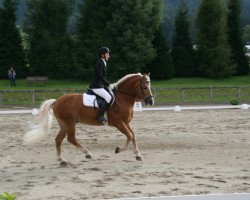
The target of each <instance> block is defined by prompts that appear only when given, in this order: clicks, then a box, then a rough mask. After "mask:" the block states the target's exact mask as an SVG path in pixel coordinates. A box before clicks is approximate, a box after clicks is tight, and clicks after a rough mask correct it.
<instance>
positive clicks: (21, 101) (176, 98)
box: [0, 86, 250, 107]
mask: <svg viewBox="0 0 250 200" xmlns="http://www.w3.org/2000/svg"><path fill="white" fill-rule="evenodd" d="M84 91H86V89H84V88H83V89H82V90H78V89H77V90H73V89H70V90H61V89H60V90H49V89H41V90H31V89H29V90H0V107H10V106H29V107H37V106H39V105H40V104H41V102H43V101H45V100H47V99H56V98H58V97H60V96H62V95H64V94H68V93H79V94H81V93H83V92H84ZM152 92H153V95H154V99H155V103H156V105H159V104H165V103H173V102H179V103H180V104H181V103H192V102H199V103H203V104H204V103H205V104H209V103H230V101H232V100H237V101H240V102H250V87H247V86H244V87H243V86H237V87H212V86H211V87H175V88H170V87H166V88H152Z"/></svg>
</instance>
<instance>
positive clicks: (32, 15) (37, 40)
mask: <svg viewBox="0 0 250 200" xmlns="http://www.w3.org/2000/svg"><path fill="white" fill-rule="evenodd" d="M28 8H29V14H28V18H27V19H28V20H27V22H26V31H27V33H28V35H29V43H30V48H29V54H28V57H29V62H30V73H31V74H32V75H49V76H50V77H52V78H58V79H60V78H74V77H77V76H78V70H77V69H76V68H75V65H74V59H73V58H74V54H73V52H74V48H73V43H72V40H71V38H70V37H69V35H68V33H67V31H66V28H67V20H68V17H69V15H70V10H71V9H70V8H71V0H30V1H29V3H28Z"/></svg>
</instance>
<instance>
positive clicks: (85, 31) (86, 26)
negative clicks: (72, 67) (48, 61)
mask: <svg viewBox="0 0 250 200" xmlns="http://www.w3.org/2000/svg"><path fill="white" fill-rule="evenodd" d="M111 15H112V12H111V10H110V1H103V0H95V1H93V0H85V1H84V3H83V4H82V5H81V6H80V18H79V22H78V25H77V27H78V42H77V43H78V54H77V55H78V56H77V58H78V64H79V66H80V68H81V69H82V73H83V77H84V78H85V79H89V78H90V77H92V74H93V70H94V64H95V62H96V60H97V56H98V49H99V48H100V47H103V46H107V47H109V48H110V42H109V39H108V37H107V35H106V34H107V28H106V27H107V23H108V22H109V21H110V20H111V17H112V16H111ZM111 50H112V48H111ZM111 60H112V55H111Z"/></svg>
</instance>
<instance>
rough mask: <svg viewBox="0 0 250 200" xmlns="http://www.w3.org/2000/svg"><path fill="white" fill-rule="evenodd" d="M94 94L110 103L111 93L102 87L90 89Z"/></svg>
mask: <svg viewBox="0 0 250 200" xmlns="http://www.w3.org/2000/svg"><path fill="white" fill-rule="evenodd" d="M91 90H92V91H93V92H94V93H95V94H97V95H99V96H100V97H102V98H104V99H105V101H107V103H110V102H111V100H112V97H111V95H110V94H109V93H108V92H107V91H106V90H105V89H104V88H96V89H91Z"/></svg>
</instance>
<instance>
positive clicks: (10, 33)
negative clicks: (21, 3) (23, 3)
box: [0, 0, 26, 78]
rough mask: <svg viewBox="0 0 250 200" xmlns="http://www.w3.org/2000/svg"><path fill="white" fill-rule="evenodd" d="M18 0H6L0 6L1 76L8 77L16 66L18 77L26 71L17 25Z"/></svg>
mask: <svg viewBox="0 0 250 200" xmlns="http://www.w3.org/2000/svg"><path fill="white" fill-rule="evenodd" d="M16 7H17V2H16V1H15V0H5V1H4V2H3V8H0V78H6V77H7V73H8V69H9V68H10V67H13V68H15V70H16V73H17V77H24V76H25V73H26V61H25V53H24V50H23V46H22V39H21V36H20V33H19V30H18V28H17V27H16V25H15V22H16V16H15V11H16Z"/></svg>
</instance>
